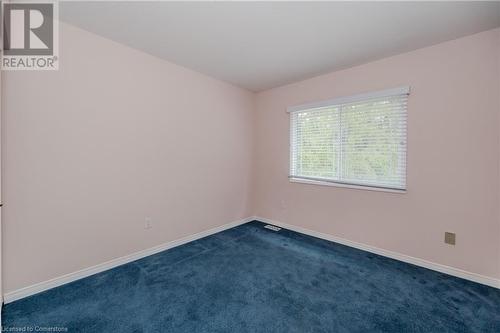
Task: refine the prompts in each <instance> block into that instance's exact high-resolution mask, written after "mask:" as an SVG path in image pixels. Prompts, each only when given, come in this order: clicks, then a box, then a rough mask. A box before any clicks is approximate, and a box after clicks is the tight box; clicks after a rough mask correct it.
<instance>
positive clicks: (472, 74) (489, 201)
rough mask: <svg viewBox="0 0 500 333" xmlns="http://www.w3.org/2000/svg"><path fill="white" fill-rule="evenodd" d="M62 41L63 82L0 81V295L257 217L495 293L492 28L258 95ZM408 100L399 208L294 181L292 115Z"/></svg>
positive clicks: (98, 42) (78, 40)
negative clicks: (0, 286)
mask: <svg viewBox="0 0 500 333" xmlns="http://www.w3.org/2000/svg"><path fill="white" fill-rule="evenodd" d="M60 38H61V41H60V46H61V54H60V59H61V63H60V70H59V71H56V72H5V73H4V75H3V77H2V81H3V83H4V84H3V86H2V97H3V98H2V101H1V102H2V150H3V151H2V157H3V168H2V173H3V174H2V177H3V181H4V183H3V193H2V195H3V200H4V203H5V207H4V211H3V213H2V217H3V224H4V225H3V228H4V229H3V231H4V235H3V258H4V291H5V292H7V293H8V292H11V291H14V290H17V289H19V288H22V287H26V286H29V285H32V284H34V283H38V282H43V281H46V280H48V279H51V278H54V277H59V276H61V275H64V274H67V273H72V272H75V271H77V270H80V269H82V268H87V267H90V266H93V265H96V264H100V263H103V262H105V261H108V260H111V259H114V258H117V257H120V256H124V255H128V254H131V253H133V252H136V251H139V250H142V249H145V248H150V247H152V246H155V245H157V244H161V243H164V242H167V241H170V240H174V239H178V238H180V237H183V236H187V235H192V234H194V233H197V232H200V231H202V230H206V229H209V228H212V227H215V226H219V225H221V224H224V223H228V222H231V221H235V220H238V219H242V218H245V217H248V216H251V215H258V216H261V217H266V218H270V219H275V220H278V221H281V222H286V223H290V224H294V225H297V226H301V227H305V228H308V229H312V230H316V231H320V232H324V233H329V234H332V235H335V236H339V237H344V238H346V239H349V240H352V241H357V242H360V243H365V244H368V245H372V246H377V247H380V248H384V249H387V250H392V251H396V252H400V253H403V254H407V255H410V256H414V257H418V258H422V259H427V260H430V261H433V262H436V263H441V264H445V265H449V266H453V267H457V268H461V269H464V270H467V271H470V272H475V273H478V274H483V275H487V276H490V277H500V208H499V206H500V195H499V191H500V166H499V158H500V135H499V129H500V117H499V113H500V112H499V111H500V98H499V95H500V82H499V80H500V73H499V72H500V43H499V41H500V29H497V30H494V31H489V32H484V33H481V34H478V35H475V36H471V37H466V38H462V39H459V40H455V41H451V42H448V43H444V44H440V45H436V46H433V47H429V48H425V49H421V50H417V51H414V52H411V53H407V54H403V55H399V56H395V57H391V58H387V59H384V60H380V61H377V62H373V63H369V64H366V65H362V66H358V67H354V68H351V69H347V70H343V71H339V72H335V73H331V74H327V75H324V76H320V77H317V78H313V79H310V80H306V81H302V82H299V83H296V84H292V85H288V86H284V87H280V88H276V89H273V90H269V91H265V92H262V93H259V94H257V95H255V94H252V93H250V92H248V91H245V90H242V89H239V88H236V87H234V86H231V85H229V84H226V83H223V82H221V81H217V80H215V79H212V78H209V77H207V76H204V75H201V74H198V73H196V72H193V71H190V70H188V69H185V68H182V67H179V66H176V65H174V64H171V63H168V62H165V61H163V60H160V59H157V58H155V57H152V56H149V55H146V54H144V53H142V52H140V51H136V50H133V49H131V48H128V47H125V46H123V45H120V44H117V43H114V42H112V41H110V40H107V39H104V38H101V37H98V36H96V35H93V34H90V33H88V32H85V31H83V30H80V29H77V28H74V27H72V26H69V25H66V24H61V34H60ZM495 68H498V71H496V70H493V69H495ZM401 85H410V86H411V88H412V93H411V96H410V99H409V111H408V112H409V143H408V165H409V166H408V193H407V194H393V193H384V192H371V191H363V190H353V189H345V188H335V187H323V186H316V185H304V184H297V183H289V182H288V179H287V176H288V151H289V149H288V138H289V133H288V131H289V128H288V126H289V119H288V115H287V114H286V113H285V110H286V107H287V106H291V105H296V104H301V103H305V102H311V101H317V100H323V99H328V98H334V97H338V96H346V95H351V94H356V93H361V92H369V91H375V90H380V89H386V88H393V87H398V86H401ZM146 217H150V218H151V219H152V223H153V228H152V229H149V230H144V228H143V227H144V219H145V218H146ZM444 231H452V232H456V233H457V245H456V246H455V247H450V246H447V245H445V244H444V243H443V233H444Z"/></svg>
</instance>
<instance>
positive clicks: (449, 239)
mask: <svg viewBox="0 0 500 333" xmlns="http://www.w3.org/2000/svg"><path fill="white" fill-rule="evenodd" d="M444 242H445V243H446V244H450V245H455V243H456V235H455V233H453V232H445V233H444Z"/></svg>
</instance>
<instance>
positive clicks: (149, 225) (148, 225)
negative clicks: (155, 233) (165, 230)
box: [144, 217, 153, 229]
mask: <svg viewBox="0 0 500 333" xmlns="http://www.w3.org/2000/svg"><path fill="white" fill-rule="evenodd" d="M152 227H153V223H152V222H151V218H149V217H146V218H145V219H144V229H151V228H152Z"/></svg>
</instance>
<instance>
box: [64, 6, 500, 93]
mask: <svg viewBox="0 0 500 333" xmlns="http://www.w3.org/2000/svg"><path fill="white" fill-rule="evenodd" d="M60 17H61V19H62V20H63V21H66V22H68V23H71V24H73V25H76V26H78V27H81V28H83V29H85V30H88V31H91V32H94V33H96V34H99V35H102V36H104V37H107V38H110V39H112V40H115V41H117V42H120V43H123V44H126V45H129V46H131V47H134V48H136V49H140V50H143V51H145V52H147V53H150V54H152V55H155V56H158V57H160V58H163V59H166V60H169V61H171V62H173V63H176V64H179V65H182V66H185V67H188V68H191V69H193V70H196V71H198V72H201V73H205V74H207V75H210V76H212V77H215V78H218V79H221V80H224V81H228V82H231V83H233V84H235V85H238V86H240V87H243V88H247V89H249V90H252V91H261V90H265V89H268V88H272V87H276V86H280V85H283V84H287V83H290V82H294V81H298V80H301V79H304V78H308V77H312V76H315V75H319V74H323V73H326V72H329V71H333V70H338V69H342V68H346V67H350V66H353V65H357V64H361V63H365V62H369V61H373V60H376V59H380V58H383V57H386V56H390V55H395V54H398V53H402V52H407V51H410V50H414V49H417V48H421V47H424V46H428V45H432V44H436V43H440V42H443V41H446V40H450V39H454V38H458V37H461V36H466V35H470V34H473V33H476V32H480V31H483V30H488V29H492V28H495V27H498V26H500V2H425V3H423V2H420V3H418V2H314V3H311V2H309V3H307V2H158V1H155V2H116V1H114V2H62V3H61V4H60Z"/></svg>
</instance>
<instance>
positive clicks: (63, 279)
mask: <svg viewBox="0 0 500 333" xmlns="http://www.w3.org/2000/svg"><path fill="white" fill-rule="evenodd" d="M252 220H253V217H249V218H245V219H242V220H238V221H234V222H230V223H227V224H224V225H221V226H219V227H215V228H212V229H209V230H205V231H202V232H199V233H197V234H194V235H190V236H186V237H183V238H180V239H176V240H173V241H170V242H167V243H164V244H160V245H158V246H155V247H152V248H149V249H145V250H142V251H139V252H135V253H132V254H129V255H126V256H123V257H120V258H116V259H112V260H110V261H107V262H104V263H102V264H98V265H95V266H92V267H88V268H84V269H82V270H79V271H76V272H73V273H69V274H66V275H63V276H59V277H56V278H53V279H50V280H48V281H43V282H39V283H36V284H34V285H31V286H28V287H24V288H21V289H18V290H14V291H11V292H8V293H6V294H4V296H3V297H4V303H5V304H7V303H11V302H14V301H17V300H19V299H21V298H25V297H28V296H32V295H34V294H38V293H40V292H42V291H46V290H49V289H52V288H55V287H59V286H61V285H63V284H66V283H70V282H73V281H76V280H79V279H82V278H85V277H87V276H90V275H94V274H97V273H100V272H103V271H106V270H109V269H112V268H115V267H117V266H121V265H124V264H127V263H129V262H132V261H135V260H138V259H141V258H144V257H147V256H150V255H153V254H156V253H158V252H162V251H165V250H168V249H171V248H173V247H176V246H179V245H182V244H186V243H189V242H192V241H194V240H197V239H200V238H203V237H206V236H210V235H212V234H216V233H218V232H221V231H224V230H226V229H230V228H233V227H236V226H238V225H240V224H244V223H247V222H250V221H252Z"/></svg>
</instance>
